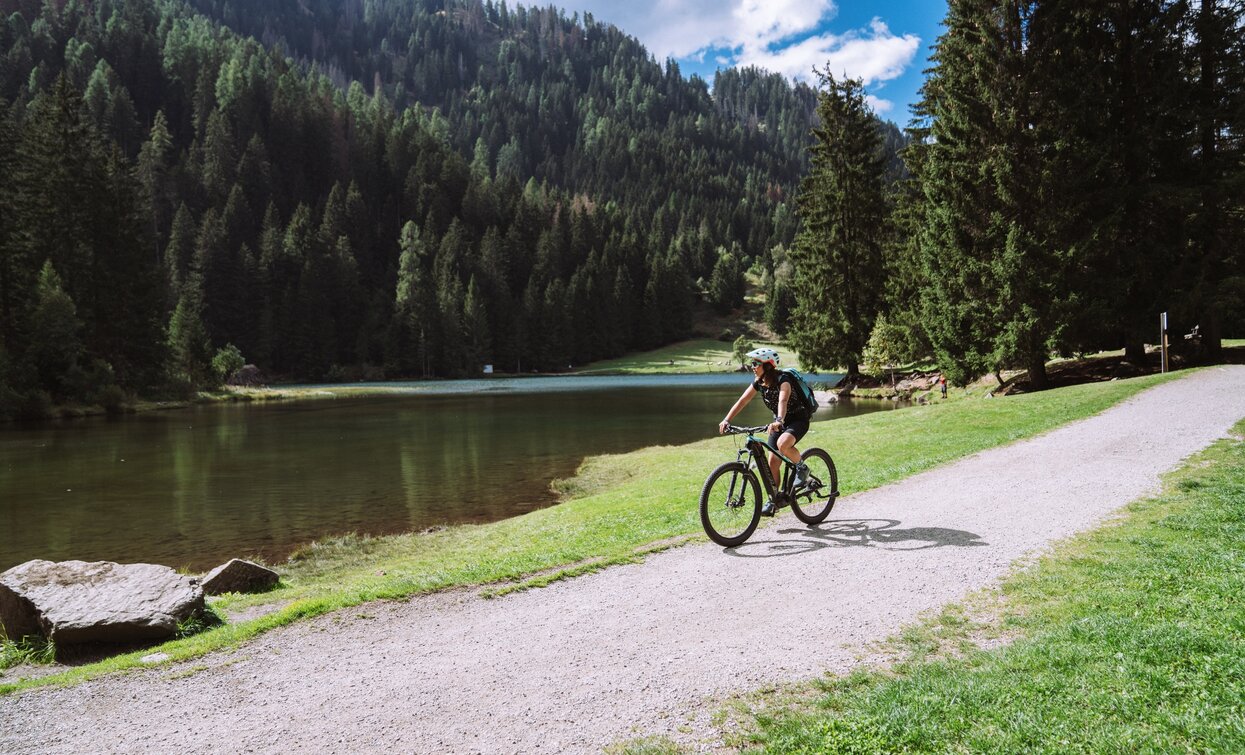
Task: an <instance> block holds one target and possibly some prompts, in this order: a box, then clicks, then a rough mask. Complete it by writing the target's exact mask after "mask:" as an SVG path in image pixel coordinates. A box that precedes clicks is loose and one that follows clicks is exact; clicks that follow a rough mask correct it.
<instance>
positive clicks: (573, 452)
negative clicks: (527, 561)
mask: <svg viewBox="0 0 1245 755" xmlns="http://www.w3.org/2000/svg"><path fill="white" fill-rule="evenodd" d="M697 377H713V378H718V377H719V376H697ZM725 377H727V378H729V379H728V380H720V379H719V380H718V382H714V383H706V382H702V383H700V384H692V385H687V384H671V383H672V381H669V379H668V378H661V379H659V380H655V379H653V378H648V385H647V387H644V386H640V385H621V386H620V385H613V386H606V387H604V388H603V389H601V390H582V389H577V390H569V391H554V390H543V391H526V390H525V391H515V390H510V389H507V390H497V391H488V392H474V393H472V392H462V391H459V392H449V391H444V390H439V391H422V390H421V391H418V392H411V393H409V394H400V395H393V396H385V397H379V398H377V397H373V398H355V399H338V400H323V401H312V402H301V403H287V404H275V405H245V404H235V405H224V406H211V407H198V408H194V409H186V410H179V411H175V412H156V413H146V414H140V415H135V416H131V417H124V418H120V419H104V418H97V419H89V420H79V421H74V422H64V423H58V424H51V425H42V426H38V427H34V428H29V427H18V426H7V427H3V428H0V570H3V569H6V568H8V567H9V566H12V565H14V564H17V563H20V562H22V561H25V560H27V559H30V558H48V559H53V560H60V559H70V558H78V559H84V560H97V559H108V560H117V561H152V562H156V563H166V564H171V565H175V566H186V567H189V568H194V569H199V568H204V567H207V566H212V565H215V564H216V563H219V562H220V561H221V560H223V559H225V558H228V557H232V556H237V555H245V554H257V555H261V556H264V557H268V558H277V557H281V556H284V555H285V554H286V553H288V552H289V551H290V550H291V549H292V548H294V547H296V546H297V545H299V544H301V543H305V542H308V541H310V540H313V539H316V538H320V537H324V536H327V535H331V534H336V533H343V532H348V531H352V530H354V531H359V532H368V533H376V534H379V533H390V532H401V531H409V530H418V529H423V528H426V527H430V526H433V525H438V524H445V523H451V522H464V521H493V520H497V519H501V518H505V517H509V516H514V515H516V514H519V513H523V512H525V511H529V510H531V509H534V508H538V507H541V506H546V505H549V504H550V503H552V502H553V501H554V498H553V495H552V494H551V493H550V492H549V489H548V488H549V481H550V480H551V479H553V478H556V477H564V476H567V475H569V474H571V473H573V471H574V469H575V467H576V466H577V465H578V464H579V462H580V461H581V460H582V458H583V457H584V456H586V455H591V454H599V453H622V452H625V451H630V450H634V449H636V448H641V447H644V446H649V445H654V444H658V443H662V444H677V443H687V442H690V441H693V440H697V439H700V438H704V437H707V436H709V435H711V434H713V433H714V432H715V426H716V423H717V421H718V420H719V419H720V418H721V417H722V415H723V414H724V413H725V410H726V408H727V407H729V405H730V403H731V402H732V401H733V400H734V399H735V398H736V397H737V396H738V394H739V392H740V390H742V387H743V385H745V384H746V380H747V379H746V378H744V377H740V376H725ZM562 380H564V381H565V380H566V379H562ZM570 380H571V381H572V382H577V381H580V380H582V379H570ZM655 382H656V383H658V384H657V385H654V383H655ZM528 385H531V384H530V383H529V384H528ZM888 408H891V406H890V405H889V404H885V403H881V402H878V403H872V402H870V403H852V404H844V405H838V406H833V407H827V408H826V409H824V410H823V411H821V412H818V417H817V419H818V421H820V420H822V419H830V418H833V417H835V416H845V415H849V414H855V413H861V412H863V411H876V410H879V409H888ZM766 418H767V415H766V414H765V410H764V408H763V406H762V405H761V402H759V401H756V402H753V405H752V406H750V407H749V408H748V412H747V413H746V414H745V416H743V417H741V418H740V421H741V422H755V423H757V424H759V423H761V422H763V421H764V420H765V419H766Z"/></svg>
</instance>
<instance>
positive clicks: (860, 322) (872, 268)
mask: <svg viewBox="0 0 1245 755" xmlns="http://www.w3.org/2000/svg"><path fill="white" fill-rule="evenodd" d="M819 77H820V95H819V99H818V104H817V114H818V117H819V118H820V125H818V126H817V128H815V129H814V130H813V136H814V138H815V141H814V144H813V147H812V169H811V172H810V173H809V175H808V176H806V177H805V178H804V180H803V181H802V182H801V184H800V193H799V209H800V215H801V217H802V220H803V229H802V230H801V232H800V234H799V235H798V236H797V237H796V240H795V244H794V245H793V247H792V249H791V261H792V263H793V264H794V266H795V277H794V290H795V291H794V292H795V302H796V304H795V311H794V312H793V313H792V323H791V328H790V330H789V332H788V337H789V340H790V342H791V345H792V347H793V348H795V349H796V350H797V351H799V352H800V363H801V364H802V365H803V366H804V367H807V368H809V369H832V368H835V367H839V366H843V367H846V369H847V372H848V374H849V375H855V374H857V373H858V372H859V364H860V360H861V358H862V355H863V353H864V349H865V345H866V344H867V343H868V340H869V333H870V331H871V330H872V328H873V321H874V319H875V318H876V317H877V314H878V311H879V309H880V306H881V302H882V291H883V288H884V286H885V283H886V270H885V267H884V257H883V251H884V250H883V245H884V242H885V239H886V218H887V213H888V207H887V202H886V196H885V194H884V192H883V176H884V168H885V166H884V163H883V159H882V158H883V154H882V142H881V138H880V135H879V133H878V130H877V127H876V125H875V119H874V117H873V113H872V112H871V111H870V109H869V107H868V105H867V104H866V102H865V96H864V91H863V85H862V83H861V82H860V81H859V80H853V79H847V80H844V81H839V80H838V79H836V78H835V77H834V76H833V74H831V73H830V72H828V71H827V72H824V73H819Z"/></svg>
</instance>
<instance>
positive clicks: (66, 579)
mask: <svg viewBox="0 0 1245 755" xmlns="http://www.w3.org/2000/svg"><path fill="white" fill-rule="evenodd" d="M203 610H204V604H203V588H201V587H200V586H199V583H198V581H197V580H195V579H193V578H191V577H186V576H183V575H181V574H178V573H177V572H175V571H173V570H172V569H170V568H169V567H167V566H158V565H156V564H124V565H122V564H114V563H112V562H110V561H95V562H90V563H88V562H85V561H62V562H60V563H54V562H52V561H27V562H26V563H24V564H21V565H20V566H15V567H13V568H12V569H9V570H8V571H6V572H4V573H3V574H0V624H3V625H4V632H5V634H7V635H8V636H9V637H10V638H11V639H18V638H20V637H25V636H26V635H31V634H36V635H39V634H41V635H43V636H45V637H47V638H48V639H50V640H52V641H54V642H55V643H56V644H57V645H73V644H77V643H82V642H131V641H135V640H158V639H164V638H167V637H171V636H172V635H173V634H174V633H176V632H177V624H178V622H180V621H185V620H186V619H188V618H190V617H192V616H194V615H196V614H199V613H201V612H202V611H203Z"/></svg>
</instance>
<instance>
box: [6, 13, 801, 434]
mask: <svg viewBox="0 0 1245 755" xmlns="http://www.w3.org/2000/svg"><path fill="white" fill-rule="evenodd" d="M0 14H3V18H4V20H3V24H2V25H0V53H2V54H0V160H2V161H3V162H2V163H0V171H3V178H4V180H3V181H0V209H3V213H2V214H0V250H2V251H3V254H2V255H0V404H2V405H3V406H4V407H5V408H4V410H3V413H7V414H14V413H38V410H39V408H40V407H41V406H44V405H46V404H47V402H48V401H49V400H52V401H61V400H84V401H92V402H101V401H102V402H104V403H116V402H117V401H119V396H120V395H121V394H122V392H125V391H140V392H150V391H151V390H153V389H158V388H161V387H168V386H170V385H171V386H173V387H175V388H178V387H180V389H183V390H185V389H189V388H190V387H193V386H197V385H204V384H207V383H210V382H211V381H212V380H213V376H212V374H211V372H212V359H213V356H214V355H217V356H219V357H220V359H219V360H218V363H217V367H218V368H219V369H220V370H224V369H226V368H227V367H228V366H229V365H231V364H234V363H236V360H237V359H238V357H239V353H240V356H241V357H242V358H244V359H245V360H246V361H250V362H254V363H257V364H259V365H260V366H261V367H262V368H263V369H264V370H265V371H267V372H269V373H270V374H275V375H285V376H290V377H300V378H322V377H349V376H352V375H363V374H366V375H369V376H381V375H384V376H410V375H462V374H470V373H474V372H476V371H478V369H479V365H481V364H483V363H495V364H497V365H498V367H499V369H506V370H524V371H526V370H529V369H542V370H543V369H559V368H564V367H565V366H566V365H567V364H572V363H582V362H585V361H588V360H591V359H596V358H600V357H606V356H611V355H616V354H619V353H622V352H624V351H626V350H629V349H634V348H640V347H648V346H654V345H657V344H661V343H664V342H668V341H670V340H674V339H677V338H678V337H680V336H682V335H684V334H685V332H686V328H687V327H688V324H689V322H690V319H691V318H690V311H691V309H692V307H693V306H695V305H696V304H697V301H698V300H699V299H702V298H703V299H707V300H708V302H709V303H710V304H714V305H716V306H718V307H719V308H722V309H728V308H729V307H730V306H732V305H733V304H737V303H738V301H739V299H740V297H741V296H742V285H741V276H742V273H743V270H744V269H745V268H746V267H747V266H748V265H749V264H751V263H752V262H753V261H754V260H757V259H762V260H763V261H765V262H766V263H767V264H768V261H769V255H770V254H771V250H773V249H775V248H778V249H780V250H781V248H782V246H783V245H786V244H789V243H790V241H791V239H792V238H793V237H794V233H795V229H796V219H795V216H794V212H793V211H792V207H791V204H790V195H791V193H792V191H793V190H794V188H795V185H796V184H797V182H798V180H799V176H800V174H801V171H802V170H803V166H804V165H805V163H806V160H807V158H806V155H805V151H804V147H805V142H806V141H807V138H808V133H809V127H810V124H811V121H812V118H813V108H814V105H815V102H816V96H815V93H814V92H813V91H812V90H811V89H810V88H808V87H806V86H803V85H798V86H795V87H792V86H791V85H789V84H788V83H787V82H785V81H784V80H783V79H782V78H781V77H778V76H772V75H767V74H764V73H762V72H759V71H755V70H745V71H732V72H729V73H724V74H720V75H719V76H718V77H717V80H716V81H715V82H714V92H713V94H712V95H711V93H710V88H709V86H708V85H707V84H706V82H704V81H702V80H700V79H698V78H696V77H692V78H691V79H685V78H683V77H682V76H681V75H680V73H679V71H678V68H677V66H675V65H673V64H672V63H667V64H665V65H662V64H659V63H658V62H656V61H655V60H653V59H652V57H651V56H650V55H649V54H648V53H647V52H646V51H645V50H644V48H643V47H641V46H640V45H639V44H638V43H637V42H636V41H635V40H634V39H632V38H630V37H627V36H626V35H625V34H623V33H622V32H620V31H618V30H617V29H615V28H613V27H611V26H607V25H602V24H599V23H597V22H595V21H594V20H593V19H591V18H590V17H588V18H584V19H582V20H580V19H578V18H575V17H571V18H568V17H566V16H565V15H564V14H562V13H560V12H558V11H556V10H553V9H544V10H524V9H521V8H519V9H515V10H509V9H507V8H506V6H504V5H502V4H498V5H493V4H491V3H484V4H481V3H479V2H468V3H465V4H463V3H448V4H447V3H445V2H414V3H411V2H402V3H399V2H390V1H388V0H382V1H378V2H369V3H361V2H320V3H293V2H290V3H286V2H273V3H260V2H253V3H220V4H215V3H207V2H203V3H196V4H194V7H192V6H188V5H186V4H183V3H180V2H173V1H172V0H99V1H98V2H89V3H88V2H80V1H78V0H70V1H69V2H46V3H44V2H38V0H0ZM222 21H223V22H226V23H227V24H228V26H226V25H224V24H222V23H221V22H222ZM230 26H232V27H234V28H235V29H236V31H235V30H233V29H230V28H229V27H230ZM247 35H254V38H252V37H250V36H247ZM226 346H231V347H233V348H230V349H227V350H226V351H225V352H224V353H219V352H220V350H221V349H222V348H224V347H226Z"/></svg>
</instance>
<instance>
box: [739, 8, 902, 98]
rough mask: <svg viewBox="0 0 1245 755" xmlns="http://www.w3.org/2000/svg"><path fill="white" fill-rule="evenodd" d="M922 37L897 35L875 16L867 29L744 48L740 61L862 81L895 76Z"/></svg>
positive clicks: (793, 73)
mask: <svg viewBox="0 0 1245 755" xmlns="http://www.w3.org/2000/svg"><path fill="white" fill-rule="evenodd" d="M920 44H921V40H920V38H919V37H916V36H915V35H912V34H905V35H903V36H902V37H897V36H895V35H894V34H892V33H891V31H890V29H888V28H887V26H886V24H884V23H882V22H881V21H879V20H878V19H876V18H875V19H874V20H873V23H872V24H871V25H870V27H869V30H868V31H867V32H864V31H851V32H848V33H846V34H821V35H816V36H812V37H809V38H808V39H805V40H803V41H800V42H796V43H795V44H792V45H788V46H787V47H784V48H781V49H777V50H755V51H749V50H746V49H745V50H744V51H743V54H741V55H740V56H739V63H741V64H743V65H755V66H760V67H761V68H768V69H769V70H771V71H777V72H779V73H782V74H785V75H787V76H789V77H791V78H793V79H803V80H809V79H812V78H813V67H814V66H816V67H817V68H819V69H822V70H827V69H828V71H829V72H830V73H832V74H834V75H835V76H837V77H843V76H847V77H849V78H853V79H863V80H864V83H865V85H866V86H867V85H869V84H876V83H878V82H882V81H889V80H890V79H893V78H896V77H897V76H899V75H900V74H902V73H903V72H904V70H905V69H906V68H907V67H908V66H909V65H911V64H912V59H913V58H914V57H915V56H916V52H917V48H918V47H920Z"/></svg>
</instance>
